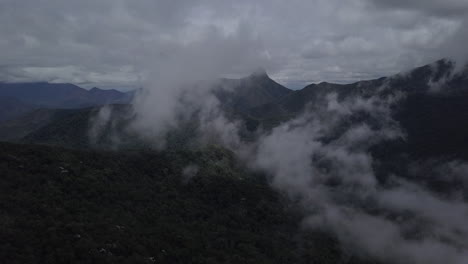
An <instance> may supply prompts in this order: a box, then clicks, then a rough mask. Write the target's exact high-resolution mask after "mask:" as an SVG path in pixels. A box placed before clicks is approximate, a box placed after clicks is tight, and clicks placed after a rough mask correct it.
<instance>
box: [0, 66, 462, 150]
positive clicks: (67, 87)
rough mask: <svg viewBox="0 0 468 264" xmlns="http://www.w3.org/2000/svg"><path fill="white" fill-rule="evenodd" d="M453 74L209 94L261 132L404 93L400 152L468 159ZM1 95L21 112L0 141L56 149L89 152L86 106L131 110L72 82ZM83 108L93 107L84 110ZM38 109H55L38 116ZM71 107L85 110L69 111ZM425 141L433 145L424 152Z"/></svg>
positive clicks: (18, 87) (7, 89) (258, 81)
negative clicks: (326, 104) (310, 109)
mask: <svg viewBox="0 0 468 264" xmlns="http://www.w3.org/2000/svg"><path fill="white" fill-rule="evenodd" d="M454 69H455V65H454V64H453V63H452V62H451V61H448V60H440V61H437V62H435V63H432V64H430V65H426V66H423V67H419V68H416V69H414V70H412V71H409V72H407V73H403V74H397V75H395V76H391V77H383V78H379V79H374V80H367V81H360V82H356V83H352V84H333V83H326V82H322V83H319V84H311V85H308V86H306V87H304V88H303V89H301V90H296V91H294V90H290V89H288V88H286V87H284V86H282V85H280V84H278V83H277V82H275V81H273V80H272V79H271V78H270V77H269V76H268V75H267V74H266V73H265V72H262V71H260V72H256V73H254V74H252V75H250V76H247V77H245V78H241V79H221V80H219V81H218V82H216V84H215V88H214V89H213V91H214V94H215V95H216V96H217V98H218V99H219V101H220V103H221V106H222V109H223V110H224V111H225V112H226V113H227V116H228V117H232V118H238V119H241V120H243V121H244V123H245V125H246V128H245V129H246V131H255V130H256V129H257V128H258V127H260V126H261V127H263V128H264V129H265V128H266V129H270V128H272V127H274V126H276V125H278V124H279V123H281V122H284V121H286V120H289V119H290V118H293V117H295V116H297V115H299V114H300V113H301V112H302V111H303V110H304V108H305V107H306V106H307V105H311V104H312V105H313V104H317V103H319V101H320V100H323V98H324V97H323V96H324V95H327V94H330V93H335V94H337V96H338V97H340V98H347V97H351V96H354V95H360V96H364V97H366V96H367V97H370V96H374V95H378V92H379V91H378V90H379V89H380V88H381V87H384V86H385V87H387V89H386V91H388V92H392V93H397V92H399V91H401V92H404V93H405V99H404V100H401V102H399V104H398V105H397V106H395V109H393V116H394V118H395V120H396V121H397V122H399V123H400V125H401V126H402V128H403V129H404V131H405V132H406V133H407V136H408V139H409V140H408V141H407V142H406V144H405V148H406V151H408V152H411V153H413V154H414V155H422V156H428V155H432V154H434V155H435V154H437V155H439V154H440V155H442V154H444V153H445V154H450V155H462V156H464V157H465V156H466V157H467V158H468V144H467V143H466V142H465V141H466V140H465V135H467V134H468V124H467V123H466V122H465V120H467V119H466V118H467V117H468V104H466V102H468V77H467V76H468V74H467V72H468V71H467V70H466V69H465V70H461V71H459V72H458V73H455V72H454ZM0 95H1V96H4V97H3V98H6V97H5V96H10V98H14V99H11V100H7V99H3V101H4V102H5V103H2V104H0V105H1V106H2V107H4V108H7V109H15V110H14V111H12V112H15V113H22V115H21V116H20V117H18V118H12V119H10V120H8V121H4V122H2V123H0V137H2V139H3V140H13V141H18V140H26V141H27V142H30V143H34V142H36V143H47V144H53V143H54V142H55V143H57V142H60V145H67V142H68V144H71V141H73V142H74V143H73V144H71V145H73V146H81V147H83V146H87V137H88V134H87V133H88V128H89V127H88V126H89V118H90V117H91V116H92V115H93V113H94V114H95V113H96V111H97V108H93V107H92V106H99V105H102V104H121V105H120V106H116V107H117V108H118V109H119V110H118V111H119V112H120V113H124V112H125V111H130V107H125V104H126V103H128V102H129V101H130V100H131V98H132V97H133V93H132V92H129V93H122V92H119V91H116V90H101V89H98V88H93V89H91V90H89V91H88V90H85V89H82V88H79V87H77V86H75V85H71V84H48V83H35V84H34V83H29V84H4V83H3V84H0ZM379 96H380V95H379ZM1 98H2V97H0V99H1ZM11 105H14V106H11ZM89 106H91V108H86V107H89ZM41 107H42V108H43V107H46V108H55V109H56V110H37V109H39V108H41ZM57 108H67V109H69V110H59V109H57ZM77 108H83V109H81V110H74V109H77ZM114 108H115V107H114ZM32 110H35V111H32ZM5 113H6V112H5ZM4 115H5V114H4ZM122 116H128V115H125V114H122ZM117 118H118V117H117ZM3 119H4V120H5V117H3ZM427 142H431V144H430V145H429V146H428V145H427Z"/></svg>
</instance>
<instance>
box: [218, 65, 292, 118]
mask: <svg viewBox="0 0 468 264" xmlns="http://www.w3.org/2000/svg"><path fill="white" fill-rule="evenodd" d="M215 86H216V88H215V89H214V93H215V95H216V96H217V98H218V99H219V101H220V102H221V104H222V106H223V107H224V108H225V109H226V110H233V111H237V112H246V111H247V110H248V109H250V108H253V107H257V106H260V105H264V104H267V103H271V102H276V101H278V100H280V99H282V98H283V97H285V96H287V95H288V94H290V93H292V90H290V89H288V88H286V87H284V86H282V85H281V84H279V83H277V82H275V81H273V80H272V79H271V78H270V77H269V76H268V75H267V73H266V72H265V71H263V70H261V71H257V72H254V73H253V74H251V75H250V76H247V77H245V78H241V79H221V80H220V81H219V82H218V83H217V84H216V85H215Z"/></svg>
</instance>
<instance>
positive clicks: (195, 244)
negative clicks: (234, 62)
mask: <svg viewBox="0 0 468 264" xmlns="http://www.w3.org/2000/svg"><path fill="white" fill-rule="evenodd" d="M188 165H193V166H197V167H198V168H199V169H198V171H197V172H196V175H193V177H191V178H187V177H185V176H184V173H183V169H184V168H185V167H186V166H188ZM0 172H1V173H0V259H1V260H2V262H3V263H299V262H300V254H299V253H298V251H297V250H296V249H297V248H298V246H297V241H296V237H297V234H298V233H297V230H296V224H297V223H298V219H297V218H295V217H294V216H293V215H294V214H290V213H288V212H287V209H286V207H285V206H284V203H283V202H282V201H281V197H280V196H279V195H278V194H277V193H275V192H274V191H272V190H271V189H270V188H269V187H268V185H267V184H266V182H265V181H264V180H263V179H262V178H261V177H260V176H258V175H257V176H255V175H247V174H246V170H245V169H243V168H241V167H240V166H239V165H237V163H236V161H235V159H234V156H233V155H232V154H230V153H229V152H228V151H226V150H224V149H221V148H219V147H209V148H207V149H204V150H197V151H185V152H182V151H178V152H175V151H173V152H164V153H155V152H142V151H140V152H128V153H118V152H91V151H86V152H85V151H72V150H65V149H60V148H51V147H45V146H29V145H14V144H7V143H1V144H0Z"/></svg>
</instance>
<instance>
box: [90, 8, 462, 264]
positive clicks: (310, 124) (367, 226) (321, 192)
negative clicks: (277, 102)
mask: <svg viewBox="0 0 468 264" xmlns="http://www.w3.org/2000/svg"><path fill="white" fill-rule="evenodd" d="M374 2H378V1H374ZM385 6H386V5H384V7H385ZM376 8H383V7H382V6H380V5H376ZM398 8H402V7H401V6H398V7H397V9H398ZM413 8H414V7H411V8H410V9H411V10H413ZM391 10H393V8H391ZM433 11H434V10H432V9H430V10H423V11H421V12H429V13H431V12H433ZM385 12H387V11H385ZM388 12H393V11H388ZM410 12H412V11H410ZM434 16H435V17H437V18H440V17H445V15H444V14H434ZM465 24H466V20H461V22H460V27H458V28H457V29H455V30H454V32H457V33H456V34H453V35H452V36H450V37H449V38H447V39H444V40H443V41H441V42H438V44H439V45H437V47H430V48H429V49H430V50H431V51H432V53H431V54H437V56H439V55H444V57H445V56H447V57H449V58H453V59H455V61H456V65H458V66H457V68H456V69H455V71H453V72H452V73H453V75H455V74H456V73H457V72H459V69H460V66H464V65H465V64H464V63H465V62H466V57H467V53H466V52H465V49H464V48H462V47H461V46H460V43H464V41H463V39H464V38H465V37H466V34H465V33H466V32H465V31H466V30H465V28H466V27H464V26H463V25H465ZM265 43H266V41H265V40H264V39H263V38H262V37H261V36H260V35H258V34H257V33H256V31H255V26H254V24H251V23H249V22H248V21H245V22H242V23H239V24H237V26H235V27H234V29H231V30H230V32H226V31H224V30H222V29H221V28H218V27H216V26H206V27H202V29H201V30H200V31H199V32H198V33H197V35H196V37H195V38H194V39H191V40H189V41H186V42H185V43H182V44H179V45H168V46H166V47H164V49H162V51H161V50H159V51H158V52H156V54H151V53H149V54H148V55H147V56H145V57H144V58H139V61H138V62H137V64H136V65H137V66H136V68H138V69H140V70H141V71H142V72H145V74H144V76H145V78H144V79H143V80H142V89H141V90H140V91H139V92H138V93H137V94H136V97H135V98H134V101H133V103H132V113H131V116H132V121H131V123H130V126H129V128H128V129H129V130H130V131H132V133H135V134H137V135H138V136H139V137H141V138H142V139H143V140H144V141H145V142H148V144H150V145H151V146H152V147H153V148H155V149H157V150H163V149H165V148H167V142H166V138H167V135H168V133H170V132H171V131H175V130H177V129H181V128H182V127H183V126H184V125H185V124H187V123H190V122H196V128H195V131H194V132H195V134H196V138H194V140H196V141H197V142H198V143H200V144H201V145H206V144H212V143H216V144H221V145H223V146H224V147H226V148H228V149H230V150H232V151H233V152H234V153H236V154H237V155H238V158H239V159H240V160H242V161H245V162H246V163H247V164H248V166H249V167H250V168H251V169H252V170H258V171H261V172H263V173H265V174H266V175H267V177H268V179H269V182H270V183H271V186H272V187H273V188H275V189H276V190H277V191H278V192H280V193H282V194H284V195H286V196H287V197H288V198H289V199H290V200H291V201H295V202H297V203H299V204H300V206H301V208H302V209H303V211H304V215H305V217H304V219H303V220H302V225H303V227H304V228H305V229H308V230H327V231H328V232H330V233H331V234H333V235H334V236H336V237H337V238H338V239H339V241H340V243H341V245H342V247H343V248H346V249H350V250H352V251H353V252H356V254H358V255H362V256H365V257H371V258H375V259H378V260H380V261H382V262H384V263H387V262H388V263H416V264H436V263H442V262H444V263H453V264H462V263H467V261H468V250H467V246H468V229H467V227H466V226H465V223H467V222H468V204H467V203H466V201H465V199H464V198H463V197H460V195H459V194H458V193H455V192H454V193H449V194H446V195H441V194H440V193H436V192H434V191H433V190H431V189H430V188H428V187H427V186H425V185H423V184H421V183H420V182H416V181H411V180H408V179H404V178H403V177H401V175H391V177H388V178H386V179H385V180H382V179H379V177H378V176H377V173H376V171H375V167H376V161H375V159H374V156H373V154H372V151H371V149H372V148H373V147H374V146H376V145H378V144H380V143H382V142H385V141H392V140H403V141H404V140H406V134H405V133H406V132H405V131H404V130H403V129H402V128H401V127H400V124H399V123H398V122H396V121H395V120H394V118H393V114H394V113H393V110H392V109H393V107H394V106H395V105H397V104H398V103H399V102H401V101H402V100H405V98H406V96H407V92H408V91H403V90H398V89H394V88H395V87H391V86H390V82H391V78H389V79H387V80H386V81H385V82H384V84H383V85H381V86H380V87H377V88H376V89H375V90H374V91H371V92H367V93H366V92H364V93H352V94H348V95H346V96H342V95H340V94H338V93H337V92H335V91H330V92H326V93H324V94H322V95H320V96H318V97H317V98H316V99H315V100H314V101H312V102H310V103H309V104H308V106H307V107H306V109H305V111H304V112H302V113H301V114H299V115H298V116H296V117H294V118H292V119H290V120H288V121H285V122H283V123H281V124H280V125H279V126H277V127H274V128H273V129H271V130H259V131H257V134H256V138H255V141H254V142H245V141H243V140H242V139H241V137H240V136H239V134H240V130H241V127H242V126H243V124H242V122H243V121H242V120H238V119H235V118H234V119H233V118H231V117H227V116H226V114H225V111H224V110H223V109H222V105H221V103H220V101H219V100H218V98H217V97H216V95H215V93H214V91H215V89H216V88H218V87H219V85H220V79H219V78H220V77H224V76H229V75H230V74H232V73H236V74H237V76H246V75H248V74H249V73H250V72H253V71H254V70H255V69H257V68H258V67H265V68H267V69H276V67H278V60H277V59H278V58H272V57H271V56H270V54H269V52H268V48H267V46H266V44H265ZM439 51H440V52H439ZM330 52H331V51H330ZM307 53H308V54H307V56H308V57H309V58H313V57H314V56H318V55H317V54H315V55H314V54H312V53H313V52H312V51H308V52H307ZM331 54H334V53H333V52H331ZM337 54H338V53H337ZM329 55H330V54H329ZM428 58H431V56H429V57H428ZM461 68H463V67H461ZM453 75H450V76H446V78H442V79H440V80H439V82H438V83H432V82H429V83H427V85H428V86H429V87H430V89H429V91H428V92H430V93H435V94H436V93H440V92H443V91H441V87H443V85H444V83H445V82H447V81H448V80H449V79H450V78H452V77H453ZM402 76H404V73H403V74H400V75H399V77H402ZM431 80H432V79H431ZM224 88H226V89H233V88H232V87H224ZM110 116H111V113H110V112H109V110H108V109H106V108H103V109H101V110H100V111H99V113H98V115H97V116H96V118H95V119H94V120H93V121H92V129H91V131H90V136H91V138H96V137H97V135H98V134H99V131H100V130H102V127H103V126H104V125H103V124H109V122H111V121H109V120H110ZM350 120H353V122H350ZM118 141H119V140H118V137H117V139H116V140H115V142H118ZM116 144H118V143H116ZM423 166H424V165H422V164H413V168H412V171H413V172H414V173H415V174H417V175H421V174H422V173H421V171H422V168H423ZM433 168H436V171H438V174H437V175H438V177H442V178H446V179H453V181H462V182H463V184H465V185H464V186H466V181H465V180H463V179H464V177H465V176H466V171H467V170H466V165H464V164H463V162H462V161H457V160H448V161H444V162H442V163H440V162H439V163H438V164H437V166H435V165H434V167H433ZM183 171H184V177H185V178H186V179H191V178H192V177H200V176H199V175H197V167H196V165H192V164H189V165H187V167H186V168H185V169H184V170H183Z"/></svg>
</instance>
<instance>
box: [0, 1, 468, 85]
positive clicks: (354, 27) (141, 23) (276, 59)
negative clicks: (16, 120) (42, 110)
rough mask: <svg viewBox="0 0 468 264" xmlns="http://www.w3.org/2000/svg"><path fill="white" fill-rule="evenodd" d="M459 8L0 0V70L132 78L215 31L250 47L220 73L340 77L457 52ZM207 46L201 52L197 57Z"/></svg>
mask: <svg viewBox="0 0 468 264" xmlns="http://www.w3.org/2000/svg"><path fill="white" fill-rule="evenodd" d="M466 15H467V3H466V1H463V0H451V1H442V0H439V1H437V0H430V1H389V0H388V1H378V0H353V1H338V0H331V1H330V0H328V1H324V0H314V1H306V0H292V1H288V2H284V1H279V0H273V1H264V0H260V1H255V2H252V1H246V0H241V1H235V2H232V1H214V0H196V1H186V0H185V1H163V0H159V1H149V0H140V1H126V0H112V1H111V0H104V1H90V0H84V1H78V2H77V1H59V0H35V1H32V0H24V1H13V0H2V1H0V34H1V36H2V38H1V39H0V50H1V51H2V52H1V53H0V66H1V67H2V69H3V70H2V72H1V73H0V78H1V79H2V80H4V81H5V80H6V81H25V80H26V81H27V80H46V81H50V80H52V81H70V82H75V83H83V84H85V83H107V84H109V83H115V84H138V82H139V80H142V79H144V78H145V74H147V72H148V71H153V70H154V68H161V67H163V66H164V64H165V61H166V60H171V56H173V54H182V53H184V52H185V50H191V47H190V46H191V45H198V44H197V43H209V40H210V38H212V35H210V34H208V33H207V32H216V33H215V35H217V37H214V39H215V41H216V39H219V38H223V39H225V40H228V41H220V42H221V43H223V45H231V47H229V48H228V49H232V48H233V47H232V45H238V48H237V49H236V50H237V51H239V52H240V51H242V50H243V49H244V47H245V45H244V44H245V43H249V45H254V49H255V52H257V53H258V54H257V55H255V56H254V59H251V61H250V62H248V63H246V64H245V63H241V62H239V63H236V64H237V65H232V67H223V68H224V69H223V71H222V73H223V74H227V75H244V74H247V73H248V71H249V70H250V69H249V67H245V66H246V65H248V66H251V65H252V64H258V65H256V66H259V65H262V66H263V67H265V68H266V69H267V70H268V72H269V73H271V74H272V75H273V77H274V78H275V79H277V80H279V81H280V82H282V83H285V84H294V86H296V87H297V86H301V85H305V84H307V83H309V82H316V81H323V80H326V81H338V82H349V81H354V80H358V79H368V78H374V77H379V76H382V75H388V74H393V73H396V72H399V71H402V70H406V69H409V68H411V67H414V66H417V65H420V64H425V63H429V62H431V61H433V60H436V59H439V58H440V57H442V56H452V57H466V56H465V55H466V54H465V53H463V50H464V49H463V48H462V45H460V43H461V42H463V40H466V38H465V36H466V35H467V34H465V33H464V32H463V28H466V27H464V26H465V25H466V20H464V17H466ZM240 31H243V32H244V33H242V34H238V32H240ZM465 31H466V30H465ZM233 37H235V38H236V39H234V38H233ZM244 37H246V38H247V39H243V38H244ZM252 39H254V42H255V43H253V42H252ZM211 48H212V47H209V48H208V47H207V49H206V52H204V51H202V52H201V53H202V54H206V56H207V57H206V60H210V59H211V58H212V56H210V55H209V54H210V53H209V52H210V50H209V49H211ZM220 48H221V49H222V48H223V47H220ZM448 51H450V52H448ZM188 53H190V51H189V52H188ZM248 53H249V56H239V54H238V53H235V54H233V56H239V57H240V58H251V56H250V55H251V51H248ZM460 54H462V55H460ZM177 56H179V55H177ZM257 58H260V59H259V60H257V61H255V63H254V62H253V61H254V60H256V59H257Z"/></svg>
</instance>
